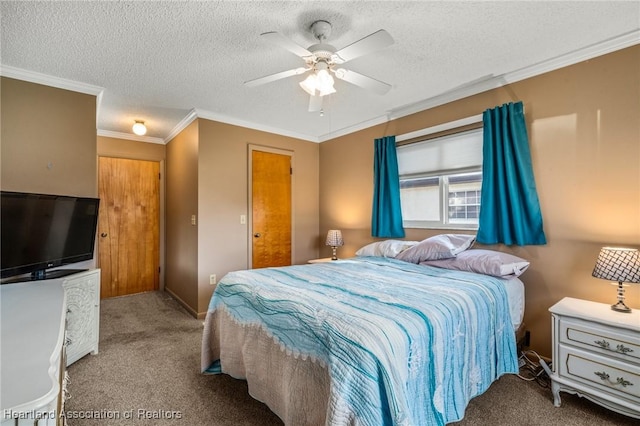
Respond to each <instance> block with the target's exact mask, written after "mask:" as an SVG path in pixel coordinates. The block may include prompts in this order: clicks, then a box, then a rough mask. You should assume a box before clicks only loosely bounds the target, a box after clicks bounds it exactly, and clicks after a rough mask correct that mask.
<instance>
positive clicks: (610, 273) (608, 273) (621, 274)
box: [591, 247, 640, 312]
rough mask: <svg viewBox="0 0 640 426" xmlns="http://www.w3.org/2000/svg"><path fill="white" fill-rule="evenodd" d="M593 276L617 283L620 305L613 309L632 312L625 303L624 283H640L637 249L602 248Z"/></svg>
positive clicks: (639, 263)
mask: <svg viewBox="0 0 640 426" xmlns="http://www.w3.org/2000/svg"><path fill="white" fill-rule="evenodd" d="M591 275H593V276H594V277H596V278H602V279H603V280H609V281H617V282H618V303H616V304H615V305H611V309H613V310H614V311H618V312H631V308H629V307H628V306H627V305H625V303H624V286H623V284H622V283H640V256H639V255H638V250H637V249H632V248H619V247H602V249H601V250H600V254H599V255H598V260H597V261H596V266H595V268H593V273H592V274H591Z"/></svg>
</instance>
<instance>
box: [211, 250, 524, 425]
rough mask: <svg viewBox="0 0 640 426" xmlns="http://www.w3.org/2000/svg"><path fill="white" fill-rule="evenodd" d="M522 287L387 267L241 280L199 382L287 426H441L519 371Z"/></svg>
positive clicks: (236, 280)
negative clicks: (222, 378) (240, 395)
mask: <svg viewBox="0 0 640 426" xmlns="http://www.w3.org/2000/svg"><path fill="white" fill-rule="evenodd" d="M523 306H524V286H523V285H522V282H521V281H520V280H518V279H517V278H514V279H500V278H496V277H492V276H488V275H484V274H478V273H473V272H465V271H455V270H449V269H442V268H437V267H433V266H429V265H419V264H414V263H409V262H405V261H401V260H397V259H394V258H388V257H377V256H360V257H354V258H352V259H346V260H340V261H334V262H327V263H317V264H308V265H295V266H287V267H278V268H265V269H254V270H247V271H236V272H231V273H229V274H227V275H226V276H225V277H224V278H223V279H222V280H220V282H219V284H218V286H217V287H216V290H215V292H214V294H213V296H212V298H211V302H210V305H209V310H208V313H207V316H206V320H205V326H204V333H203V341H202V364H201V366H202V371H203V372H204V373H207V374H220V373H225V374H229V375H230V376H232V377H235V378H240V379H245V380H247V383H248V388H249V393H250V394H251V396H252V397H254V398H255V399H257V400H259V401H262V402H264V403H265V404H267V406H269V408H270V409H271V410H272V411H273V412H274V413H275V414H276V415H278V416H279V417H280V418H281V419H282V420H283V422H284V423H285V424H286V425H296V426H297V425H372V426H374V425H375V426H378V425H443V424H446V423H450V422H454V421H457V420H460V419H462V418H463V416H464V411H465V408H466V406H467V404H468V402H469V401H470V400H471V398H473V397H475V396H477V395H479V394H481V393H483V392H484V391H485V390H486V389H487V388H488V387H489V386H490V384H491V383H492V382H493V381H494V380H496V379H497V378H499V377H500V376H501V375H503V374H506V373H516V372H517V370H518V365H517V364H518V361H517V350H516V337H515V332H514V331H515V330H516V329H518V328H519V326H520V325H521V322H522V314H523Z"/></svg>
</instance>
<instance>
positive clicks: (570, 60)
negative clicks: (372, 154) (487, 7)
mask: <svg viewBox="0 0 640 426" xmlns="http://www.w3.org/2000/svg"><path fill="white" fill-rule="evenodd" d="M636 44H640V29H638V30H634V31H630V32H628V33H625V34H622V35H620V36H617V37H613V38H610V39H608V40H605V41H602V42H599V43H595V44H592V45H591V46H587V47H585V48H582V49H578V50H574V51H572V52H569V53H567V54H564V55H560V56H556V57H555V58H551V59H548V60H546V61H542V62H538V63H537V64H533V65H530V66H527V67H524V68H520V69H518V70H515V71H512V72H508V73H506V74H502V75H499V76H488V77H487V78H482V79H480V80H478V81H476V82H474V83H471V84H464V85H462V86H460V87H458V88H454V89H452V90H449V91H447V92H445V93H442V94H440V95H437V96H433V97H431V98H428V99H425V100H422V101H418V102H415V103H411V104H407V105H404V106H401V107H398V108H394V109H392V110H390V111H389V112H388V117H389V120H394V119H397V118H400V117H404V116H407V115H410V114H414V113H416V112H420V111H424V110H427V109H430V108H434V107H437V106H440V105H444V104H446V103H449V102H453V101H457V100H459V99H462V98H466V97H468V96H472V95H476V94H478V93H482V92H485V91H487V90H491V89H496V88H498V87H502V86H505V85H507V84H511V83H515V82H517V81H520V80H525V79H527V78H531V77H535V76H538V75H540V74H544V73H547V72H550V71H554V70H557V69H560V68H564V67H567V66H569V65H574V64H577V63H579V62H583V61H586V60H588V59H592V58H595V57H598V56H602V55H605V54H607V53H611V52H615V51H617V50H621V49H624V48H627V47H631V46H634V45H636ZM322 139H324V136H323V137H322Z"/></svg>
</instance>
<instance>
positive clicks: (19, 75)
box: [0, 65, 104, 96]
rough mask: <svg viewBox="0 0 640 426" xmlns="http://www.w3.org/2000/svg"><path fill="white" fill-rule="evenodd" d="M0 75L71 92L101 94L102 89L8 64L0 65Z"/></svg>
mask: <svg viewBox="0 0 640 426" xmlns="http://www.w3.org/2000/svg"><path fill="white" fill-rule="evenodd" d="M0 75H2V76H3V77H9V78H15V79H16V80H24V81H28V82H31V83H37V84H43V85H45V86H51V87H57V88H58V89H65V90H71V91H72V92H79V93H85V94H87V95H94V96H101V95H102V92H103V91H104V88H103V87H100V86H94V85H92V84H87V83H80V82H78V81H73V80H67V79H66V78H60V77H54V76H52V75H48V74H42V73H39V72H35V71H29V70H25V69H22V68H16V67H12V66H10V65H0Z"/></svg>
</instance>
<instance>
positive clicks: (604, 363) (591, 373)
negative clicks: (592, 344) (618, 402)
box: [558, 345, 640, 403]
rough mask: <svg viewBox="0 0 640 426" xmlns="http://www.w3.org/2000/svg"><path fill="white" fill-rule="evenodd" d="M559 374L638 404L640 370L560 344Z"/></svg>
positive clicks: (639, 397)
mask: <svg viewBox="0 0 640 426" xmlns="http://www.w3.org/2000/svg"><path fill="white" fill-rule="evenodd" d="M559 358H560V359H559V361H560V362H559V363H558V366H559V372H558V373H559V374H560V376H561V377H566V378H569V379H571V380H574V381H577V382H581V383H583V384H585V385H587V386H589V387H592V388H596V389H599V390H601V391H605V392H607V393H609V394H611V395H614V396H616V397H621V398H625V399H627V400H629V401H632V402H634V403H640V367H639V366H636V365H632V364H627V363H624V362H621V361H617V360H614V359H611V358H607V357H604V356H600V355H596V354H594V353H591V352H587V351H582V350H580V349H578V348H574V347H570V346H565V345H560V351H559Z"/></svg>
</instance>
